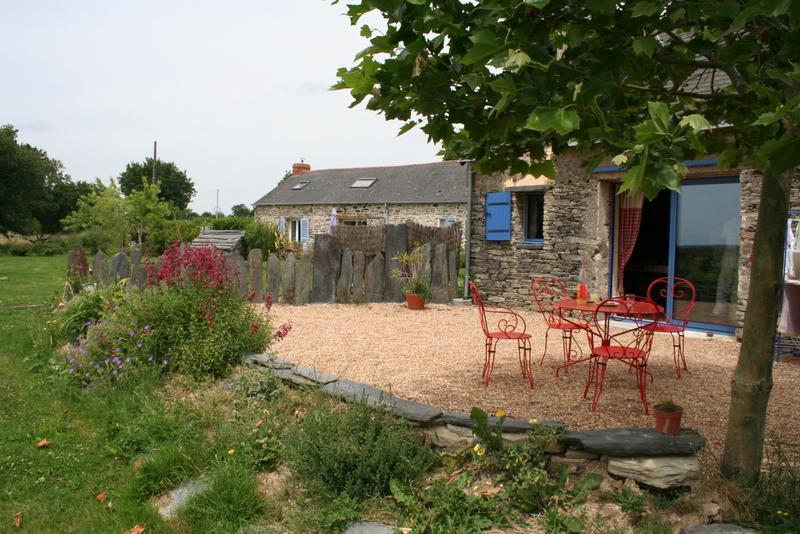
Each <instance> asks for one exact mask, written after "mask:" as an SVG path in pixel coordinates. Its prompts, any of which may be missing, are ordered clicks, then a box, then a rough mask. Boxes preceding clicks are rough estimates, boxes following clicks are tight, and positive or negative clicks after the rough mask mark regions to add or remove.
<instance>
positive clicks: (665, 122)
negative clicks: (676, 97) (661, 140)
mask: <svg viewBox="0 0 800 534" xmlns="http://www.w3.org/2000/svg"><path fill="white" fill-rule="evenodd" d="M647 112H648V113H649V114H650V117H651V118H652V119H653V122H654V123H655V126H656V128H657V129H658V131H660V132H663V133H666V132H668V131H669V116H670V115H669V106H667V105H666V104H665V103H663V102H648V103H647Z"/></svg>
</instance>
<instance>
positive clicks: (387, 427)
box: [287, 403, 435, 499]
mask: <svg viewBox="0 0 800 534" xmlns="http://www.w3.org/2000/svg"><path fill="white" fill-rule="evenodd" d="M287 455H288V459H289V462H290V464H291V466H292V468H293V469H294V470H295V472H297V473H298V474H299V475H301V476H302V477H303V478H305V479H306V480H308V481H318V482H319V483H320V484H321V485H322V487H323V488H324V490H325V491H327V492H329V493H330V494H332V495H341V494H344V495H347V496H350V497H352V498H355V499H361V498H364V497H367V496H372V495H385V494H387V493H388V492H389V483H390V482H391V481H392V480H393V479H396V480H398V481H401V482H409V481H411V480H413V479H415V478H416V477H418V476H419V475H420V474H422V473H424V472H425V471H427V470H428V469H429V468H430V467H431V466H432V465H433V463H434V458H435V457H434V455H433V453H432V452H431V451H430V450H429V449H427V448H426V447H424V446H423V444H422V441H421V438H420V437H419V436H418V435H416V434H415V433H414V432H413V431H412V430H411V429H410V428H409V426H408V423H406V422H405V421H402V420H399V419H397V418H395V417H393V416H392V415H390V414H389V413H387V412H385V411H383V410H378V409H374V408H371V407H369V406H367V405H366V404H364V403H353V404H350V405H349V406H348V407H347V409H345V410H342V411H337V410H330V409H325V408H317V409H316V410H314V411H312V412H310V413H308V414H307V415H306V417H305V419H304V421H303V422H302V423H301V424H300V425H299V426H298V428H297V429H296V430H295V431H294V432H293V433H292V434H291V435H290V436H289V439H288V447H287Z"/></svg>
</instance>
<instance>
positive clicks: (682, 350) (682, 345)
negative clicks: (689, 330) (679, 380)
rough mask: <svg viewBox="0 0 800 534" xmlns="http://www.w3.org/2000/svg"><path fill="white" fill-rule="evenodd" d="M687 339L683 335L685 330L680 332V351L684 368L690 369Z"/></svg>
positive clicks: (685, 369)
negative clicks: (687, 361) (687, 357)
mask: <svg viewBox="0 0 800 534" xmlns="http://www.w3.org/2000/svg"><path fill="white" fill-rule="evenodd" d="M685 349H686V341H685V337H684V335H683V332H679V333H678V353H679V354H680V356H681V364H683V370H684V371H688V370H689V369H688V368H687V367H686V351H685Z"/></svg>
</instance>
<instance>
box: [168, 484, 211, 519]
mask: <svg viewBox="0 0 800 534" xmlns="http://www.w3.org/2000/svg"><path fill="white" fill-rule="evenodd" d="M207 487H208V483H207V482H204V481H202V480H190V481H189V482H187V483H185V484H183V485H181V486H179V487H177V488H175V489H174V490H172V491H170V492H169V496H168V498H167V499H166V502H167V504H165V505H164V506H161V507H158V513H159V514H161V517H163V518H165V519H172V518H173V517H174V516H175V513H176V512H177V511H178V509H179V508H180V507H182V506H183V505H184V504H186V501H188V500H189V499H191V498H192V497H193V496H195V495H197V494H198V493H202V492H203V491H205V490H206V488H207Z"/></svg>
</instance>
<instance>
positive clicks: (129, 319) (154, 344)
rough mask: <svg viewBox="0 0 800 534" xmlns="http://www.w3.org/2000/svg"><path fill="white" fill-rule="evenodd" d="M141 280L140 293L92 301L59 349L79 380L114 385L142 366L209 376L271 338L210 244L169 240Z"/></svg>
mask: <svg viewBox="0 0 800 534" xmlns="http://www.w3.org/2000/svg"><path fill="white" fill-rule="evenodd" d="M148 282H149V284H148V285H149V287H148V288H146V289H145V290H144V291H120V292H117V293H116V294H115V295H114V296H113V298H109V299H104V303H105V305H104V306H102V307H99V306H92V311H93V312H97V313H96V315H99V316H97V317H95V315H93V316H92V320H90V321H87V322H86V323H85V324H83V325H82V328H81V330H82V332H83V333H81V334H80V335H79V337H78V338H77V340H75V339H74V338H72V340H73V341H74V342H73V343H72V344H71V345H69V347H68V349H67V352H66V362H67V366H68V369H69V372H70V373H71V374H72V375H74V376H76V377H77V378H78V379H79V380H80V381H81V382H83V383H93V382H103V383H114V382H117V381H119V380H122V379H124V378H126V377H127V376H129V375H130V374H132V373H134V372H136V371H139V370H143V369H157V370H160V371H172V370H175V371H178V372H181V373H185V374H188V375H191V376H193V377H196V378H203V377H207V376H211V377H216V376H220V375H222V374H223V373H225V372H226V371H227V370H228V369H229V368H230V366H232V365H234V364H235V363H236V362H237V361H238V360H239V358H240V357H241V355H242V354H243V353H245V352H259V351H262V350H264V349H265V348H266V347H267V346H268V344H269V343H270V341H271V339H272V335H271V329H270V326H269V322H268V320H267V319H266V318H265V317H263V316H261V315H260V314H258V313H257V312H256V311H255V309H254V308H252V307H250V306H249V305H248V303H247V301H246V299H244V298H243V297H241V296H240V295H239V294H238V293H237V292H236V290H235V284H234V283H233V281H232V280H231V278H230V276H229V275H228V273H227V268H226V260H225V256H224V255H223V254H222V253H221V252H220V251H219V250H217V249H213V248H206V249H192V248H190V247H181V246H180V245H178V244H175V245H172V246H170V247H169V248H168V249H167V251H166V253H165V255H164V258H162V260H161V261H159V262H158V263H157V265H154V266H149V267H148ZM67 309H69V307H68V308H67ZM60 315H62V316H63V317H64V321H66V320H67V315H66V314H64V313H63V312H61V314H60ZM76 316H81V315H80V314H79V315H76ZM70 321H71V322H74V318H73V319H70ZM289 328H291V327H290V326H289V327H284V328H283V330H282V331H281V336H285V335H286V333H288V329H289ZM71 331H72V332H74V331H75V328H74V326H73V327H72V329H71Z"/></svg>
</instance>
